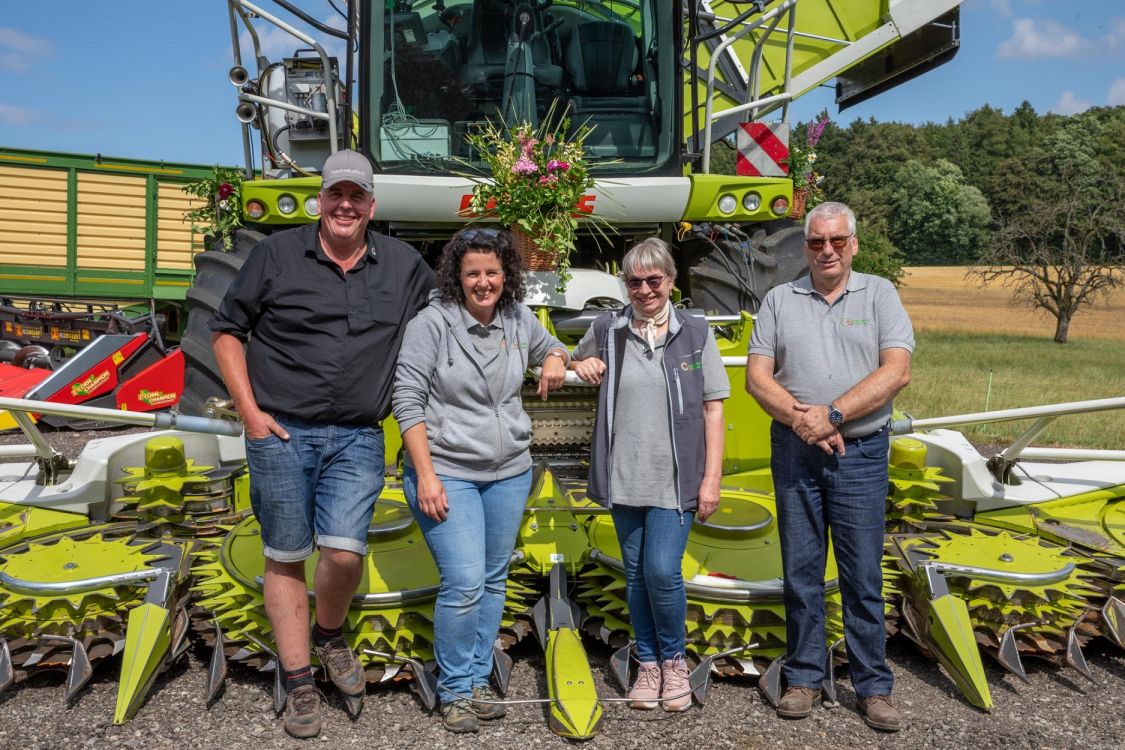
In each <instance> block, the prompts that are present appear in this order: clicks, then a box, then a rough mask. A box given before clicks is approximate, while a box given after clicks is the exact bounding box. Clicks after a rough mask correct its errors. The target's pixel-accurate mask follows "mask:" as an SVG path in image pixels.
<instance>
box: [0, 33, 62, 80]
mask: <svg viewBox="0 0 1125 750" xmlns="http://www.w3.org/2000/svg"><path fill="white" fill-rule="evenodd" d="M50 53H51V43H50V42H48V41H47V40H46V39H41V38H39V37H37V36H32V35H30V34H25V33H23V32H22V31H17V30H16V29H13V28H10V27H8V26H0V70H5V71H8V72H10V73H23V72H24V71H26V70H27V69H28V68H30V67H31V64H32V62H34V61H35V60H37V59H40V58H43V57H46V56H47V55H49V54H50Z"/></svg>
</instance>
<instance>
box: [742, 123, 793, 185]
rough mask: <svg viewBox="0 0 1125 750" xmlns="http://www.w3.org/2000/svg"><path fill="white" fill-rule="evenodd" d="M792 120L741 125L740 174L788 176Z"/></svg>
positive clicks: (750, 175) (749, 175)
mask: <svg viewBox="0 0 1125 750" xmlns="http://www.w3.org/2000/svg"><path fill="white" fill-rule="evenodd" d="M787 159H789V123H787V122H741V123H739V124H738V168H737V169H738V174H740V175H745V176H748V177H786V176H788V174H789V167H788V166H787V165H786V163H785V162H786V160H787Z"/></svg>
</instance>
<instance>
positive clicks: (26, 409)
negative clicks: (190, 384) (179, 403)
mask: <svg viewBox="0 0 1125 750" xmlns="http://www.w3.org/2000/svg"><path fill="white" fill-rule="evenodd" d="M0 410H7V411H10V412H12V416H13V417H15V418H16V420H17V421H19V417H20V416H21V415H27V414H49V415H51V416H55V417H81V418H87V419H97V420H100V421H104V422H117V423H120V424H133V425H140V426H142V427H155V428H158V429H162V430H184V431H186V432H202V433H206V434H209V435H228V436H230V437H238V436H239V435H241V434H242V424H241V423H240V422H234V421H232V420H229V419H208V418H206V417H193V416H189V415H186V414H176V413H174V412H140V411H124V410H118V409H106V408H104V407H100V406H83V405H81V404H60V403H55V402H51V401H35V400H34V399H25V398H6V397H0ZM27 421H28V423H29V426H30V427H31V432H32V433H33V434H28V435H27V437H28V439H29V440H31V441H32V442H33V443H36V445H37V446H38V445H39V443H38V442H37V439H36V437H35V435H38V436H39V439H42V441H43V446H46V449H50V446H49V445H48V444H47V441H46V440H45V439H43V434H42V433H41V432H39V429H38V428H36V427H35V426H34V425H33V424H31V420H30V419H29V420H27ZM22 427H23V424H21V428H22ZM28 432H29V431H28V429H24V433H25V434H27V433H28Z"/></svg>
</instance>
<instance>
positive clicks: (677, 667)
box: [660, 656, 691, 712]
mask: <svg viewBox="0 0 1125 750" xmlns="http://www.w3.org/2000/svg"><path fill="white" fill-rule="evenodd" d="M661 671H662V672H663V678H664V689H663V690H661V692H660V697H661V698H662V699H663V701H664V702H663V703H662V704H661V705H663V706H664V710H665V711H676V712H678V711H687V710H688V709H689V708H691V685H690V684H689V682H688V674H689V672H688V665H687V662H685V661H684V657H682V656H677V657H675V658H674V659H668V660H667V661H665V662H664V666H663V668H662V670H661Z"/></svg>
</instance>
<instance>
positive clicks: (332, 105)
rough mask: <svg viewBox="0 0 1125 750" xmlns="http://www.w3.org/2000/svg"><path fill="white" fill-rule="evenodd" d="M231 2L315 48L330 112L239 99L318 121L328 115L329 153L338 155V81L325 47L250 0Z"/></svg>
mask: <svg viewBox="0 0 1125 750" xmlns="http://www.w3.org/2000/svg"><path fill="white" fill-rule="evenodd" d="M230 1H231V2H234V3H237V4H238V5H239V6H241V7H242V8H244V9H246V10H248V11H250V12H251V13H253V14H254V15H256V16H258V17H259V18H261V19H263V20H265V21H268V22H270V23H272V24H273V25H274V26H276V27H278V28H279V29H281V30H282V31H284V32H286V33H287V34H289V35H291V36H293V37H295V38H297V39H298V40H299V41H302V42H304V43H305V44H307V45H309V46H310V47H312V48H313V50H314V51H315V52H316V54H317V56H318V57H319V58H320V64H321V65H323V66H324V75H325V80H326V84H325V86H324V96H325V99H326V101H327V109H328V111H327V113H316V114H315V115H313V113H312V111H311V110H303V109H301V108H298V107H294V106H293V105H291V104H289V103H288V102H282V101H280V100H277V99H270V98H269V97H259V96H254V95H251V94H247V93H245V92H242V93H240V94H239V97H238V98H239V99H241V100H243V101H251V102H258V103H262V104H265V105H266V106H269V107H278V108H279V109H288V110H292V111H295V112H300V113H302V114H308V115H311V116H315V117H317V118H318V119H319V118H322V117H323V116H324V115H325V114H327V120H328V149H329V153H332V154H334V153H336V151H337V142H338V136H337V133H336V122H337V118H338V117H339V113H338V112H337V104H336V80H335V77H334V76H333V74H332V65H331V61H330V60H329V59H328V53H327V52H326V51H325V50H324V47H322V46H321V45H320V43H319V42H318V41H316V40H315V39H313V38H312V37H311V36H309V35H308V34H306V33H304V32H303V31H301V30H300V29H298V28H296V27H294V26H291V25H290V24H288V23H286V22H285V21H282V20H281V19H280V18H278V17H277V16H275V15H272V14H271V13H269V12H267V11H265V10H262V9H261V8H259V7H258V6H257V5H254V4H253V3H251V2H248V0H230Z"/></svg>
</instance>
